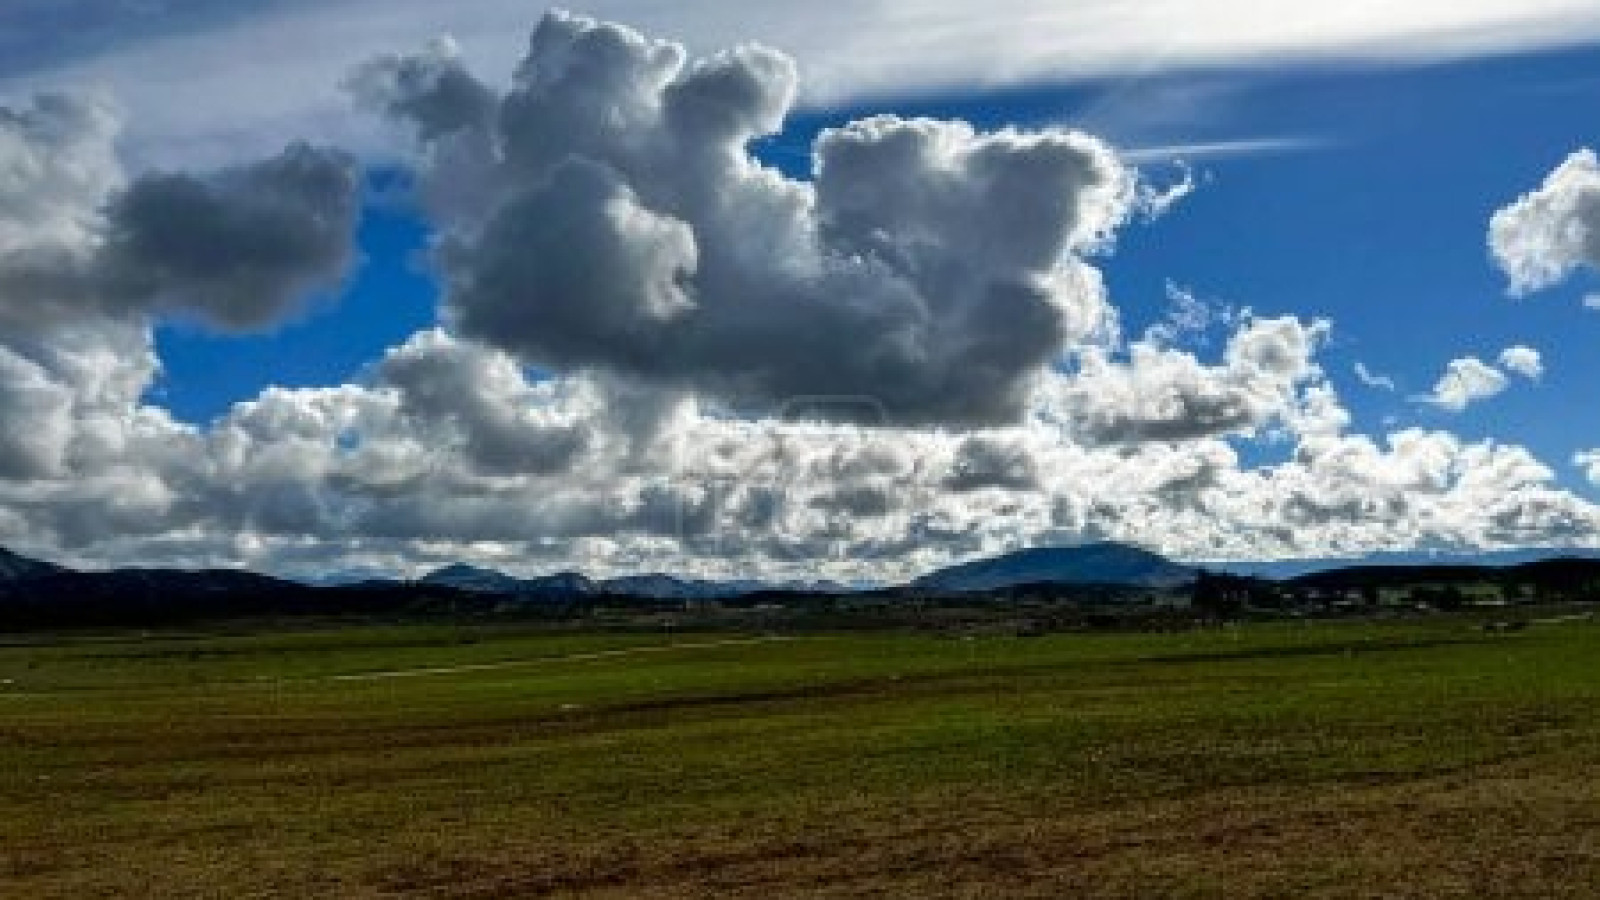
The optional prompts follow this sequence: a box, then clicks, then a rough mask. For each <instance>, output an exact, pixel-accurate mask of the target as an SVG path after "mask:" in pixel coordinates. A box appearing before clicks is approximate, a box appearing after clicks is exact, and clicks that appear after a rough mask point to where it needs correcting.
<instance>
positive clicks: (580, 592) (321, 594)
mask: <svg viewBox="0 0 1600 900" xmlns="http://www.w3.org/2000/svg"><path fill="white" fill-rule="evenodd" d="M1380 562H1388V560H1387V559H1383V560H1380ZM1219 568H1221V567H1219ZM1203 575H1204V572H1203V571H1202V569H1200V568H1197V567H1192V566H1186V565H1182V564H1180V563H1176V562H1173V561H1172V560H1170V559H1167V558H1166V557H1164V556H1161V555H1159V554H1157V553H1153V552H1150V551H1148V550H1144V549H1140V548H1138V547H1133V546H1129V545H1125V544H1115V543H1098V544H1088V545H1084V546H1079V547H1053V548H1052V547H1045V548H1035V549H1028V550H1020V551H1017V552H1014V553H1007V554H1004V555H1002V556H996V557H992V558H987V559H980V560H977V561H973V562H967V563H963V564H960V565H955V566H950V567H948V568H944V569H939V570H937V571H934V572H931V573H928V574H927V575H924V576H922V577H920V578H917V579H915V580H913V581H912V582H910V583H908V584H906V585H903V586H900V587H886V588H876V589H873V588H859V587H847V586H842V585H838V584H830V583H812V584H768V583H762V582H756V581H748V580H745V581H709V580H702V579H692V578H678V577H675V576H672V575H666V574H647V575H635V576H627V577H622V578H611V579H593V578H590V577H587V576H585V575H583V574H581V573H577V572H563V573H558V574H554V575H546V576H540V577H534V578H518V577H515V576H512V575H509V574H506V573H504V572H498V571H495V570H492V569H485V568H478V567H474V566H468V565H452V566H447V567H445V568H442V569H439V570H438V571H435V572H433V573H431V574H429V575H427V576H425V577H424V578H422V579H420V580H417V581H399V580H383V579H375V580H366V581H361V582H357V583H346V584H326V583H323V584H311V583H303V582H295V581H286V580H283V579H278V578H272V577H269V576H265V575H258V574H254V573H250V572H242V571H235V570H214V571H183V570H172V569H117V570H111V571H105V572H80V571H74V570H71V569H66V568H62V567H60V566H56V565H53V564H50V563H47V562H42V561H39V560H35V559H30V558H28V557H26V556H21V555H18V554H16V553H12V552H10V551H7V550H4V549H0V630H4V629H8V628H9V629H15V628H32V627H55V626H60V625H82V624H94V625H153V624H162V623H168V622H185V621H200V620H207V619H219V618H250V617H281V616H302V615H327V616H345V615H391V614H408V615H409V614H428V615H461V614H464V615H477V614H493V613H496V612H498V611H502V610H506V609H508V608H509V609H514V610H523V611H526V612H527V613H530V614H543V613H541V612H540V611H541V610H550V611H553V612H559V611H561V610H570V609H572V608H573V607H574V606H575V605H577V606H584V605H589V604H594V603H619V602H620V603H623V604H636V605H637V604H642V605H650V604H661V603H666V604H681V603H683V602H692V601H727V602H742V603H756V602H764V601H763V598H767V599H770V600H775V601H781V600H782V598H784V597H790V598H803V597H811V598H826V597H828V596H840V595H846V594H871V595H873V596H877V597H880V598H885V599H890V600H892V599H895V598H906V597H918V596H920V597H929V596H948V597H960V596H961V595H974V596H993V597H1004V596H1006V595H1008V594H1015V593H1017V592H1018V591H1025V592H1032V591H1034V590H1035V589H1036V588H1049V587H1050V586H1056V587H1081V588H1084V589H1090V588H1094V589H1099V588H1114V589H1118V590H1121V591H1123V592H1125V593H1126V594H1129V595H1131V596H1138V595H1140V594H1142V593H1146V592H1150V591H1156V592H1165V593H1169V594H1170V593H1176V592H1180V591H1187V590H1188V589H1189V588H1190V586H1192V585H1194V584H1195V583H1196V582H1197V580H1199V579H1201V577H1202V576H1203ZM1246 580H1250V579H1246ZM1424 582H1426V583H1429V584H1468V583H1473V582H1479V583H1499V584H1502V585H1508V586H1509V585H1512V584H1516V585H1522V586H1524V587H1539V586H1561V585H1589V586H1593V587H1595V588H1596V589H1600V561H1597V560H1594V559H1585V558H1579V557H1576V556H1569V557H1562V558H1555V559H1552V558H1548V557H1547V558H1544V559H1542V560H1538V561H1535V562H1532V563H1525V562H1524V563H1520V564H1510V565H1488V564H1481V563H1473V562H1471V561H1460V562H1456V561H1454V560H1452V561H1451V564H1450V565H1415V566H1407V565H1395V564H1379V565H1365V566H1362V565H1357V566H1345V567H1340V568H1332V569H1328V570H1324V571H1318V572H1313V573H1309V574H1297V575H1294V576H1293V577H1288V578H1279V579H1275V580H1269V579H1257V580H1255V583H1257V584H1262V585H1273V584H1276V585H1278V586H1279V587H1280V588H1281V589H1282V590H1285V591H1290V592H1297V591H1298V592H1304V591H1317V592H1321V593H1324V594H1330V593H1331V594H1338V593H1340V592H1344V591H1360V590H1363V589H1366V588H1370V587H1371V586H1374V585H1388V586H1397V585H1415V584H1420V583H1424Z"/></svg>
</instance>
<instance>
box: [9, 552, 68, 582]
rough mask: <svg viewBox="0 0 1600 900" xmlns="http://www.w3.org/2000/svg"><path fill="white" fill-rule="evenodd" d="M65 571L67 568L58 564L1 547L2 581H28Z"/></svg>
mask: <svg viewBox="0 0 1600 900" xmlns="http://www.w3.org/2000/svg"><path fill="white" fill-rule="evenodd" d="M64 571H66V570H65V569H63V568H61V567H60V566H58V565H54V564H52V563H47V562H42V561H40V560H37V559H32V558H29V557H26V556H22V555H21V554H17V553H12V552H11V551H10V550H7V549H6V548H4V547H0V581H26V580H27V579H30V578H41V577H44V576H46V575H55V574H57V573H59V572H64Z"/></svg>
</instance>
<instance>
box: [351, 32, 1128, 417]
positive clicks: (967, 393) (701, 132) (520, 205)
mask: <svg viewBox="0 0 1600 900" xmlns="http://www.w3.org/2000/svg"><path fill="white" fill-rule="evenodd" d="M795 82H796V76H795V69H794V65H793V64H792V62H790V61H789V60H788V59H787V58H786V57H784V56H782V55H781V54H778V53H776V52H774V51H771V50H767V49H764V48H760V47H753V46H752V47H744V48H741V49H738V50H735V51H732V52H729V53H725V54H722V55H718V56H714V57H711V58H707V59H701V60H695V61H692V62H691V61H690V60H688V58H687V54H686V53H685V51H684V50H683V48H681V47H679V46H678V45H675V44H671V43H666V42H660V41H652V40H649V39H646V38H644V37H642V36H640V35H639V34H637V33H634V32H632V31H629V30H627V29H625V28H621V27H618V26H615V25H609V24H604V23H598V22H594V21H591V20H587V19H583V18H579V17H574V16H568V15H563V14H552V15H550V16H547V17H546V18H545V19H544V21H543V22H542V23H541V24H540V25H539V27H538V29H537V30H536V32H535V33H534V36H533V38H532V41H531V44H530V50H529V53H528V56H527V58H526V59H525V60H524V61H523V63H522V65H521V66H520V68H519V69H518V73H517V76H516V79H515V82H514V84H513V85H512V86H511V88H510V89H509V90H508V91H507V92H505V93H504V94H503V95H502V96H499V97H498V100H497V102H496V103H495V104H493V105H492V107H491V104H490V100H489V98H490V97H492V96H493V94H492V93H491V92H490V89H489V88H487V87H485V86H483V85H482V84H481V83H479V82H476V81H475V80H473V79H472V78H471V76H470V75H469V74H467V73H466V72H465V71H464V70H463V69H462V68H461V67H460V64H459V62H458V61H457V60H456V59H455V57H454V56H453V55H452V54H450V53H449V52H448V47H434V48H431V49H430V50H429V51H427V52H425V53H424V54H421V55H418V56H414V57H408V58H390V59H384V60H379V61H376V62H374V63H372V64H370V65H369V66H368V67H366V68H365V69H363V70H362V71H361V72H360V73H358V75H357V77H356V78H355V79H354V83H355V84H356V86H357V90H358V93H359V94H360V95H361V96H363V97H364V98H366V99H367V101H368V102H369V103H372V104H374V105H377V106H379V107H381V108H383V109H385V110H387V111H388V112H390V113H391V114H394V115H397V116H402V117H406V118H409V119H410V120H411V121H412V122H413V123H414V124H415V126H416V129H417V132H418V134H419V135H420V136H421V138H422V140H423V141H424V143H425V144H426V145H427V149H426V154H427V159H428V162H427V179H428V182H429V184H430V185H435V186H442V185H455V184H458V183H459V184H465V185H468V186H469V193H470V191H471V188H470V186H492V189H488V188H487V187H485V188H483V189H482V190H481V193H479V194H477V195H476V196H478V198H479V202H478V204H477V205H476V206H472V207H467V208H464V205H463V204H462V203H461V200H460V198H459V197H457V198H454V200H453V201H441V203H442V205H441V206H440V208H439V209H438V211H439V213H440V214H441V217H442V218H443V219H444V222H443V224H444V226H445V229H446V234H445V236H444V238H443V246H442V249H441V252H440V255H439V257H440V260H441V264H442V266H443V269H444V272H445V274H446V276H447V278H448V280H449V295H448V298H447V304H448V312H449V314H450V318H451V321H452V323H453V325H454V326H455V327H456V328H457V329H458V330H459V331H460V332H461V333H463V334H466V335H469V336H471V337H474V338H477V339H480V340H483V341H485V342H488V343H491V344H494V345H496V346H499V347H502V348H504V349H507V350H509V351H511V352H513V353H515V354H517V355H518V356H519V357H520V358H522V359H523V360H524V361H526V362H529V363H534V364H539V365H543V366H549V367H556V368H560V369H563V370H567V371H576V370H597V371H605V372H612V373H618V374H622V375H626V376H630V377H636V378H642V379H646V380H649V381H652V382H657V383H668V384H677V385H681V386H683V387H684V388H687V389H693V390H696V391H698V392H700V393H701V394H703V395H706V396H710V397H714V398H718V399H721V400H724V401H727V402H729V403H730V404H732V405H734V406H735V407H740V408H752V409H771V408H773V407H775V406H779V405H781V404H783V403H784V402H785V401H786V400H789V399H791V398H795V397H807V396H819V395H820V396H858V397H871V398H873V399H874V400H875V401H876V402H877V403H878V405H879V406H881V407H882V408H883V409H885V410H887V411H888V413H889V415H890V417H891V418H892V419H893V420H894V421H898V422H902V423H907V424H924V423H940V424H952V425H972V424H999V423H1003V422H1008V421H1016V420H1017V419H1018V418H1019V417H1020V416H1021V414H1022V411H1023V408H1024V405H1025V401H1026V397H1027V395H1028V394H1029V392H1030V390H1031V388H1032V387H1033V386H1034V384H1035V383H1036V381H1037V379H1038V377H1039V376H1040V374H1041V373H1043V372H1044V371H1045V370H1046V369H1047V368H1048V367H1049V365H1050V364H1051V363H1052V362H1053V361H1054V360H1055V359H1056V358H1057V357H1059V356H1060V354H1061V353H1062V352H1063V351H1064V350H1065V349H1066V348H1068V347H1069V346H1073V345H1076V344H1079V343H1082V342H1084V341H1085V340H1087V339H1089V338H1091V337H1093V336H1095V335H1097V334H1098V333H1100V332H1101V331H1102V330H1103V329H1104V328H1105V326H1106V325H1107V324H1108V317H1109V310H1108V308H1107V305H1106V302H1105V299H1104V297H1103V294H1102V291H1101V290H1100V287H1099V280H1098V278H1097V277H1096V274H1095V273H1094V272H1093V271H1092V270H1091V269H1089V268H1088V267H1087V265H1086V264H1085V263H1084V262H1083V261H1082V256H1083V254H1085V253H1087V252H1089V251H1091V250H1093V249H1094V248H1095V247H1097V246H1099V245H1100V244H1102V243H1103V242H1105V241H1106V240H1107V239H1108V238H1109V235H1110V233H1111V231H1112V229H1114V228H1115V226H1116V225H1118V224H1119V223H1120V222H1121V221H1122V220H1123V219H1124V218H1125V217H1126V215H1127V214H1128V211H1129V208H1130V205H1131V204H1132V203H1133V202H1134V197H1135V192H1134V191H1133V190H1132V175H1131V174H1130V173H1129V172H1128V171H1126V170H1124V169H1123V168H1122V167H1121V165H1120V164H1119V163H1118V162H1117V160H1116V159H1115V157H1114V155H1113V154H1112V153H1111V151H1110V150H1109V149H1108V148H1107V147H1106V146H1105V145H1104V144H1102V143H1100V142H1099V141H1096V140H1094V139H1092V138H1090V137H1087V136H1085V135H1081V134H1076V133H1069V132H1058V131H1045V132H1039V133H1020V132H1012V131H1002V132H998V133H990V134H981V133H978V132H976V131H975V130H973V129H972V128H970V127H968V126H966V125H964V124H961V123H949V122H934V121H926V120H902V119H898V118H894V117H878V118H872V119H867V120H864V121H860V122H856V123H853V124H851V125H848V126H846V127H843V128H840V129H836V130H833V131H829V132H827V133H825V134H824V135H822V136H821V137H820V139H819V140H818V141H817V144H816V147H815V150H814V154H815V155H814V168H815V178H814V180H813V181H811V182H798V181H794V180H791V179H788V178H785V177H784V176H782V175H781V174H779V173H777V172H775V171H773V170H771V169H768V168H765V167H763V166H762V165H761V164H760V163H759V162H757V161H756V160H755V159H754V158H753V157H752V156H751V154H750V152H749V145H750V143H751V141H753V140H755V139H757V138H760V137H763V136H765V135H769V134H771V133H774V132H775V131H777V130H778V129H779V128H781V127H782V123H783V120H784V116H785V114H786V113H787V111H788V109H789V106H790V104H791V103H792V100H793V97H794V93H795ZM425 190H428V191H429V195H430V196H438V195H439V194H440V193H442V192H441V191H440V190H438V189H437V187H435V188H431V189H430V188H425Z"/></svg>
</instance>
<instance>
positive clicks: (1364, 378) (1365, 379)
mask: <svg viewBox="0 0 1600 900" xmlns="http://www.w3.org/2000/svg"><path fill="white" fill-rule="evenodd" d="M1355 373H1356V379H1357V380H1359V381H1360V382H1361V383H1362V384H1364V385H1366V386H1367V387H1369V388H1375V389H1377V390H1380V391H1389V392H1390V393H1393V392H1394V391H1396V390H1399V387H1398V386H1397V385H1396V384H1395V381H1394V379H1393V378H1392V377H1390V376H1388V375H1379V374H1376V373H1374V372H1373V371H1372V370H1371V369H1368V368H1367V364H1366V363H1363V362H1359V361H1358V362H1357V363H1356V364H1355Z"/></svg>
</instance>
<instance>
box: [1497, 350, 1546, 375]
mask: <svg viewBox="0 0 1600 900" xmlns="http://www.w3.org/2000/svg"><path fill="white" fill-rule="evenodd" d="M1500 365H1501V366H1502V367H1504V368H1505V369H1506V371H1508V372H1511V373H1513V374H1516V375H1521V376H1522V377H1523V378H1527V379H1529V380H1531V381H1538V380H1539V379H1541V378H1543V377H1544V355H1543V354H1541V353H1540V352H1539V351H1537V350H1535V349H1533V348H1532V347H1520V346H1519V347H1507V348H1506V349H1505V350H1504V351H1502V352H1501V354H1500Z"/></svg>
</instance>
